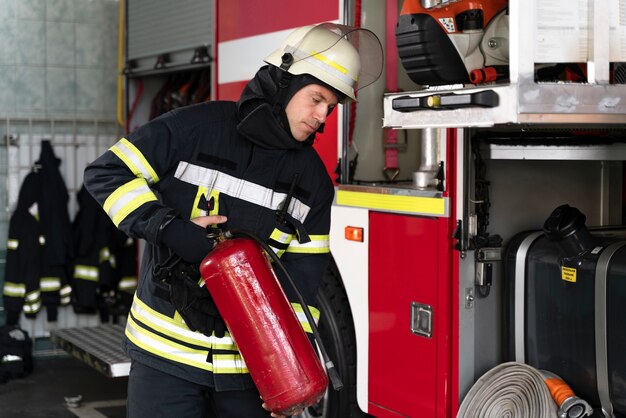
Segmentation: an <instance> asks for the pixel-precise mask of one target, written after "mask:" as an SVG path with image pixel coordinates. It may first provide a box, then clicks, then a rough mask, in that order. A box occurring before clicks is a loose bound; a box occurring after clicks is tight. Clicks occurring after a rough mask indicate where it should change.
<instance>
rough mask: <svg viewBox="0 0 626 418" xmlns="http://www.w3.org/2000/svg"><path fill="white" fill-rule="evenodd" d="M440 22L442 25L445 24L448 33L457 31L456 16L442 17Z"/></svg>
mask: <svg viewBox="0 0 626 418" xmlns="http://www.w3.org/2000/svg"><path fill="white" fill-rule="evenodd" d="M439 23H441V26H443V27H444V29H445V30H447V31H448V33H453V32H456V29H455V28H454V18H452V17H440V18H439Z"/></svg>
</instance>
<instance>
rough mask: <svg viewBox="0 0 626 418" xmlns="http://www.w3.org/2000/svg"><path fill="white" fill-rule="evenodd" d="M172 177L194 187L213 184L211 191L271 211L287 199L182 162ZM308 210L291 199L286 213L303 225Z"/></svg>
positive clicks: (228, 176) (284, 196)
mask: <svg viewBox="0 0 626 418" xmlns="http://www.w3.org/2000/svg"><path fill="white" fill-rule="evenodd" d="M174 177H176V178H177V179H179V180H181V181H184V182H185V183H189V184H193V185H195V186H207V185H210V184H213V190H217V191H218V192H220V193H224V194H226V195H228V196H231V197H235V198H237V199H241V200H245V201H246V202H250V203H253V204H255V205H258V206H262V207H265V208H268V209H271V210H276V209H278V208H279V207H280V205H281V204H282V203H283V201H284V200H285V198H286V197H287V195H286V194H285V193H277V192H275V191H274V190H272V189H268V188H267V187H263V186H260V185H258V184H255V183H252V182H249V181H246V180H242V179H238V178H237V177H233V176H230V175H228V174H224V173H221V172H219V171H217V170H211V169H209V168H205V167H200V166H197V165H194V164H190V163H187V162H184V161H181V162H180V163H178V167H177V168H176V173H175V174H174ZM310 210H311V208H310V207H308V206H307V205H305V204H304V203H302V202H301V201H300V200H298V199H295V198H293V199H291V203H290V204H289V208H288V210H287V212H289V214H290V215H291V216H293V217H294V218H295V219H297V220H298V221H300V222H303V223H304V220H305V219H306V217H307V215H308V214H309V211H310Z"/></svg>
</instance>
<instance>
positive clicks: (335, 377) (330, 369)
mask: <svg viewBox="0 0 626 418" xmlns="http://www.w3.org/2000/svg"><path fill="white" fill-rule="evenodd" d="M224 235H225V236H226V238H235V237H240V236H245V237H248V238H251V239H253V240H254V241H255V242H256V243H257V244H259V245H260V246H261V248H263V249H264V250H265V252H266V253H267V254H268V255H269V256H270V257H271V258H272V260H274V262H275V263H276V265H277V266H278V267H279V268H280V269H281V270H282V272H283V273H285V277H287V281H288V282H289V284H290V285H291V287H292V288H293V290H294V292H295V293H296V297H297V298H298V301H299V302H300V305H302V310H303V311H304V315H305V316H306V319H307V321H308V322H309V324H310V325H311V330H312V331H313V336H314V337H315V341H316V342H317V346H318V348H319V350H320V353H321V355H322V358H323V360H324V366H325V367H326V372H327V373H328V379H329V380H330V382H331V384H332V385H333V389H335V390H336V391H339V390H341V389H342V388H343V383H342V381H341V377H340V376H339V373H338V372H337V369H335V365H334V364H333V362H332V361H331V360H330V357H328V353H327V352H326V349H325V348H324V344H323V343H322V338H321V337H320V333H319V331H318V329H317V325H315V320H314V319H313V315H312V314H311V311H310V310H309V306H308V305H307V303H306V302H305V301H304V298H303V297H302V293H300V291H299V290H298V286H297V285H296V282H295V281H294V280H293V277H291V275H290V274H289V272H288V271H287V269H286V268H285V266H284V265H283V263H282V262H281V261H280V258H278V256H277V255H276V253H275V252H274V251H273V250H272V249H271V248H270V246H269V245H267V244H266V243H265V242H263V241H262V240H261V239H260V238H259V237H257V236H256V235H254V234H252V233H251V232H248V231H244V230H242V229H233V230H230V231H226V232H225V233H224Z"/></svg>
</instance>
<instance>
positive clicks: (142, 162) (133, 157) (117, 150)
mask: <svg viewBox="0 0 626 418" xmlns="http://www.w3.org/2000/svg"><path fill="white" fill-rule="evenodd" d="M110 150H111V151H113V153H114V154H115V155H117V156H118V158H119V159H120V160H122V161H123V162H124V164H126V166H127V167H128V169H129V170H130V171H132V172H133V174H134V175H135V176H137V177H143V178H144V179H146V180H147V182H148V184H154V183H157V182H158V181H159V176H158V175H157V173H156V171H154V169H153V168H152V166H151V165H150V163H148V160H146V157H144V155H143V154H142V153H141V151H139V150H138V149H137V147H135V146H134V145H133V144H132V143H131V142H130V141H129V140H128V139H126V138H122V139H120V140H119V141H117V143H116V144H115V145H113V146H112V147H111V148H110Z"/></svg>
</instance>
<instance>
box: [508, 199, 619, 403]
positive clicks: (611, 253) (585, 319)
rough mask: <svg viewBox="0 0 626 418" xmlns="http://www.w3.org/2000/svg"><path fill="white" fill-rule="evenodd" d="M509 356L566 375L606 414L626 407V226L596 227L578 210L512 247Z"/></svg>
mask: <svg viewBox="0 0 626 418" xmlns="http://www.w3.org/2000/svg"><path fill="white" fill-rule="evenodd" d="M505 275H506V277H505V292H504V294H505V298H506V300H505V307H506V323H507V330H506V333H505V335H506V338H507V341H506V344H505V347H506V353H505V354H506V357H507V359H508V360H512V361H513V360H514V361H520V362H523V363H527V364H529V365H531V366H533V367H536V368H538V369H544V370H549V371H551V372H553V373H556V374H558V375H559V376H561V377H562V378H563V379H564V380H565V381H566V382H567V383H568V384H569V385H570V386H571V387H572V389H573V390H574V392H575V393H576V395H577V396H579V397H581V398H583V399H585V400H586V401H587V402H589V403H590V404H591V405H592V406H594V408H598V409H600V408H601V409H602V410H604V412H605V414H606V416H614V414H626V228H605V229H598V230H591V231H589V230H588V229H587V228H586V226H585V216H584V215H583V214H582V213H580V211H578V209H576V208H573V207H570V206H568V205H563V206H560V207H558V208H557V209H555V210H554V211H553V213H552V214H551V216H550V217H549V218H548V220H547V221H546V222H545V225H544V229H543V231H527V232H523V233H520V234H518V235H516V236H515V237H513V238H512V239H511V240H510V242H509V243H508V245H507V248H506V252H505Z"/></svg>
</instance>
